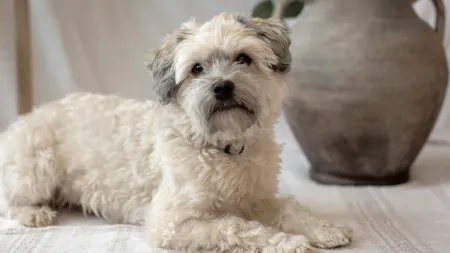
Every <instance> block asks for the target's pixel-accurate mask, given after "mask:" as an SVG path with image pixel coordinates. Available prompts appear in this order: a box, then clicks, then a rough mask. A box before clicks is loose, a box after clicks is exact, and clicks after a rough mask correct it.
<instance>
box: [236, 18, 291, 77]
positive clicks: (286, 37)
mask: <svg viewBox="0 0 450 253" xmlns="http://www.w3.org/2000/svg"><path fill="white" fill-rule="evenodd" d="M235 19H236V20H237V21H238V22H239V23H241V24H243V25H244V26H246V27H248V28H250V29H252V30H254V31H255V32H256V34H257V36H258V37H259V38H260V39H261V40H263V41H264V42H266V43H267V44H268V45H269V46H270V48H271V49H272V51H273V52H274V54H275V55H276V56H277V63H276V64H275V65H271V66H270V68H271V69H272V70H274V71H275V72H281V73H285V72H288V71H289V70H290V67H291V64H292V55H291V52H290V50H289V47H290V45H291V38H290V29H289V27H288V26H287V24H286V23H285V22H284V21H282V20H280V19H277V18H268V19H261V18H250V17H247V16H245V15H243V14H237V15H235Z"/></svg>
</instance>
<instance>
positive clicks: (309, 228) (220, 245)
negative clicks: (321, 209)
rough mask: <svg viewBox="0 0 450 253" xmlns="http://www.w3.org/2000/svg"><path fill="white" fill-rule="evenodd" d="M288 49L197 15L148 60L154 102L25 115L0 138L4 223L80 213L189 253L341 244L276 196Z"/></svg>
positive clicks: (272, 38) (271, 33) (72, 100)
mask: <svg viewBox="0 0 450 253" xmlns="http://www.w3.org/2000/svg"><path fill="white" fill-rule="evenodd" d="M290 44H291V41H290V37H289V28H288V27H287V26H286V24H285V23H284V22H282V21H280V20H278V19H275V18H269V19H260V18H252V17H248V16H246V15H243V14H239V13H221V14H218V15H217V16H215V17H213V18H212V19H211V20H209V21H207V22H204V23H199V22H197V21H195V20H193V19H192V20H189V21H187V22H185V23H184V24H182V26H181V27H180V28H179V29H178V30H177V31H175V32H173V33H172V34H170V35H168V36H167V37H165V38H164V40H163V41H162V44H161V46H160V47H159V48H157V49H156V50H154V51H153V52H152V53H151V57H150V60H149V62H148V69H149V70H150V73H151V76H152V77H153V79H154V81H155V88H154V91H155V94H156V95H157V97H158V99H159V101H145V100H143V101H140V100H136V99H126V98H122V97H119V96H115V95H106V94H91V93H75V94H71V95H68V96H67V97H64V98H62V99H60V100H56V101H52V102H49V103H47V104H44V105H42V106H40V107H38V108H35V109H34V110H33V111H32V112H31V113H29V114H27V115H23V116H21V117H20V118H19V119H18V120H17V121H16V122H14V123H13V124H11V125H10V126H9V128H8V129H7V130H6V131H5V132H4V133H3V134H2V135H1V140H0V143H1V148H0V180H1V188H0V195H1V197H2V198H3V200H4V202H5V203H6V205H4V206H3V208H2V209H3V213H6V214H7V215H8V217H10V218H11V219H17V220H18V221H19V222H20V223H21V224H23V225H25V226H30V227H41V226H48V225H50V224H53V223H54V222H55V219H56V218H57V212H58V210H59V209H58V208H57V207H59V206H65V205H71V206H79V207H80V208H81V209H82V211H83V212H85V213H94V214H95V215H97V216H100V217H103V218H105V219H106V220H108V221H110V222H113V223H129V224H141V225H143V230H144V233H143V234H144V236H145V238H146V240H147V241H148V243H149V245H150V246H151V247H158V248H167V249H172V250H180V251H184V252H199V251H200V252H201V251H203V252H233V253H237V252H301V253H306V252H313V251H314V250H315V248H336V247H341V246H344V245H347V244H349V243H350V241H351V237H352V231H351V229H349V228H347V227H345V226H340V225H335V224H333V223H331V222H329V221H326V220H324V219H322V218H318V217H316V216H314V215H312V214H311V212H310V211H308V209H307V208H305V207H303V206H302V205H300V203H298V201H297V200H296V199H295V198H293V197H291V196H287V197H283V196H278V194H277V176H278V173H279V169H280V158H279V153H280V148H279V145H278V144H277V143H276V142H275V137H274V129H273V126H274V124H275V123H276V121H277V119H278V117H279V115H280V113H281V108H282V103H283V98H284V95H285V93H286V90H287V80H288V78H287V76H288V73H289V70H290V66H291V62H292V59H291V53H290V49H289V48H290Z"/></svg>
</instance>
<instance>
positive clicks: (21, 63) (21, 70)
mask: <svg viewBox="0 0 450 253" xmlns="http://www.w3.org/2000/svg"><path fill="white" fill-rule="evenodd" d="M14 15H15V17H14V18H15V40H16V65H17V77H16V78H17V107H18V113H19V114H25V113H27V112H30V111H31V110H32V108H33V93H32V88H33V85H32V68H31V64H32V62H31V53H32V52H31V31H30V30H31V29H30V12H29V5H28V0H14Z"/></svg>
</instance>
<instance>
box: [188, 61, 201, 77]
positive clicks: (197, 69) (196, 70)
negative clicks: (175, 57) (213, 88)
mask: <svg viewBox="0 0 450 253" xmlns="http://www.w3.org/2000/svg"><path fill="white" fill-rule="evenodd" d="M191 72H192V74H194V75H200V74H201V73H202V72H203V66H202V65H200V63H196V64H195V65H194V67H192V70H191Z"/></svg>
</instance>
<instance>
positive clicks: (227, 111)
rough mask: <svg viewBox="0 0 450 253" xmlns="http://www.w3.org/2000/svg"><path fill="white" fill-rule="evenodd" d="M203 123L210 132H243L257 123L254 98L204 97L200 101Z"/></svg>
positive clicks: (256, 107)
mask: <svg viewBox="0 0 450 253" xmlns="http://www.w3.org/2000/svg"><path fill="white" fill-rule="evenodd" d="M200 108H201V110H199V111H201V113H202V114H203V117H202V118H203V119H204V124H205V125H206V126H207V128H208V130H209V132H210V133H215V132H217V131H224V132H233V133H244V132H245V131H246V130H247V129H248V128H250V127H251V126H253V125H254V124H258V113H259V109H258V108H259V107H258V106H257V102H256V99H255V98H254V97H252V96H247V98H246V99H243V98H239V97H238V96H236V97H235V98H234V99H231V100H227V101H216V100H215V99H205V100H204V101H202V102H201V103H200Z"/></svg>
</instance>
